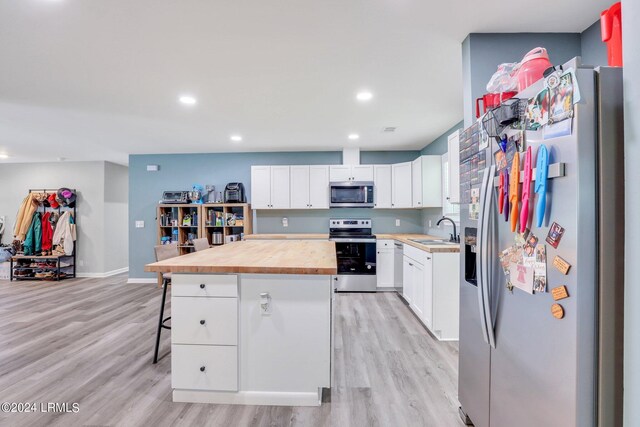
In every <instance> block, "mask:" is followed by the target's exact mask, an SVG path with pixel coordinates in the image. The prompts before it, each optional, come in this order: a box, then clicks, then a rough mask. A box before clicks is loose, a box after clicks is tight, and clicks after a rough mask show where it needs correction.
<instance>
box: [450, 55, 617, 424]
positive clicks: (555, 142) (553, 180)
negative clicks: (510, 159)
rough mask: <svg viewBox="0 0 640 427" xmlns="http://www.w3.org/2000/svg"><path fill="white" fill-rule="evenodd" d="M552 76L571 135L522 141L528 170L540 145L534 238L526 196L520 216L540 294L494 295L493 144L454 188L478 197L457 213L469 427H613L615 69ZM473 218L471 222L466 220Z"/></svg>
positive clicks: (501, 237) (497, 289) (503, 242)
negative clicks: (538, 257)
mask: <svg viewBox="0 0 640 427" xmlns="http://www.w3.org/2000/svg"><path fill="white" fill-rule="evenodd" d="M563 67H564V70H567V69H569V68H573V69H574V70H575V76H576V79H577V82H578V87H579V91H580V97H581V100H580V102H578V103H577V104H576V105H575V106H574V116H573V118H572V119H571V120H572V133H571V135H567V136H562V137H558V138H553V139H547V140H543V136H542V133H541V132H540V131H536V132H530V131H527V132H526V146H531V147H532V150H533V166H534V167H535V163H536V161H535V160H536V153H537V151H538V148H539V146H540V145H541V144H544V145H545V146H546V147H547V149H548V153H549V163H550V165H551V166H550V167H549V178H548V180H547V183H548V184H547V201H546V212H545V217H544V222H543V224H542V226H541V227H536V224H535V215H534V213H533V207H534V206H535V204H536V203H537V201H538V197H539V196H538V195H533V196H532V198H531V202H530V209H531V210H532V212H531V213H530V215H529V221H531V219H532V217H533V224H530V225H529V228H530V229H531V232H533V233H534V234H535V235H536V236H537V237H538V238H539V244H546V252H547V254H546V258H547V272H546V274H547V276H546V277H547V292H536V293H534V294H529V293H527V292H524V291H522V290H520V289H518V288H516V289H513V290H512V291H510V290H509V289H507V287H506V277H505V274H504V272H503V270H502V268H501V266H500V264H499V258H498V254H499V253H500V251H501V250H503V249H505V248H507V247H508V246H510V245H512V244H513V243H514V235H515V233H513V232H512V231H511V227H510V224H509V222H505V220H504V218H503V215H499V213H498V208H497V200H498V195H497V188H496V183H497V175H494V176H489V175H490V173H491V171H492V169H491V167H492V166H495V165H494V163H495V159H494V153H495V152H496V151H497V150H498V149H499V148H498V145H497V142H496V141H495V140H494V138H491V140H492V141H491V142H490V144H489V148H487V149H485V150H476V151H477V152H478V153H481V152H482V153H483V156H476V161H477V162H478V160H479V162H478V163H479V167H478V169H479V171H478V176H477V177H476V179H475V182H474V183H473V184H471V185H470V188H469V184H468V182H469V180H468V176H465V177H464V178H465V182H467V184H466V185H467V186H466V187H464V188H462V187H461V192H464V191H469V190H470V189H471V190H472V191H473V189H478V190H479V199H478V200H477V202H478V203H477V205H476V206H474V205H472V204H469V203H462V204H461V209H460V222H461V248H460V249H461V254H462V256H461V265H460V342H459V345H460V347H459V357H460V359H459V389H458V397H459V401H460V405H461V407H460V415H461V417H462V418H463V420H465V421H466V422H467V423H473V424H474V425H475V426H477V427H488V426H492V427H511V426H519V427H528V426H531V427H540V426H544V427H553V426H559V427H560V426H561V427H568V426H580V427H585V426H596V425H599V426H607V427H609V426H616V425H621V424H622V422H621V415H622V407H621V405H622V326H623V325H622V319H623V313H622V309H623V304H622V298H623V282H624V277H623V262H624V243H623V242H624V217H623V215H624V173H623V122H622V120H623V119H622V117H623V116H622V109H623V98H622V69H619V68H617V69H616V68H608V67H602V68H598V69H593V67H587V66H582V65H581V64H580V59H579V58H575V59H573V60H571V61H569V62H568V63H566V64H564V66H563ZM543 85H544V81H542V80H541V81H538V82H537V83H535V84H534V85H533V86H531V87H529V88H527V89H526V90H525V91H523V92H522V93H520V94H519V95H518V96H517V97H518V98H531V97H533V96H535V95H536V94H537V93H538V92H539V91H540V90H541V89H542V88H543ZM464 155H465V156H466V157H467V158H468V156H469V152H468V151H467V152H465V153H464ZM519 155H520V156H521V160H522V161H521V163H520V164H521V165H523V163H524V153H521V154H519ZM482 157H484V160H483V159H482ZM463 160H464V159H463V157H462V153H461V163H462V162H463ZM467 166H468V165H467ZM461 167H462V164H461ZM465 173H467V172H465ZM534 177H535V175H534ZM462 179H463V177H462V176H461V182H462ZM533 189H534V183H532V187H531V192H532V193H533ZM478 190H476V191H478ZM472 194H473V195H475V194H477V193H473V192H472ZM520 194H521V193H520ZM473 201H475V200H473ZM462 202H465V200H464V198H462ZM466 202H468V200H466ZM519 206H521V205H519ZM474 212H477V213H478V218H477V219H471V218H472V217H474V216H475V215H474ZM553 222H557V223H558V224H560V225H561V226H562V227H564V229H565V231H564V235H563V236H562V239H561V241H560V244H559V245H558V248H557V249H554V248H553V247H552V246H551V245H549V244H547V243H546V242H545V238H546V236H547V233H548V231H549V227H550V225H551V224H552V223H553ZM556 255H558V256H560V257H562V258H563V259H564V260H566V261H567V262H568V263H569V264H570V265H571V268H570V270H569V272H568V274H566V275H564V274H562V273H561V272H560V271H558V270H557V269H556V268H555V267H554V266H553V260H554V257H555V256H556ZM560 285H564V286H566V288H567V290H568V293H569V297H568V298H565V299H562V300H561V301H557V302H558V303H560V304H561V305H562V306H563V308H564V317H563V318H562V319H558V318H555V317H554V316H553V315H552V313H551V306H552V304H553V303H555V302H556V301H554V299H553V297H552V295H551V293H550V290H551V289H552V288H554V287H556V286H560Z"/></svg>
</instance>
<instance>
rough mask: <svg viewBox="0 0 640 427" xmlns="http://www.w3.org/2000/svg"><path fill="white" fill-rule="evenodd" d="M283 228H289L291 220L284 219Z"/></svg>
mask: <svg viewBox="0 0 640 427" xmlns="http://www.w3.org/2000/svg"><path fill="white" fill-rule="evenodd" d="M282 226H283V227H288V226H289V218H282Z"/></svg>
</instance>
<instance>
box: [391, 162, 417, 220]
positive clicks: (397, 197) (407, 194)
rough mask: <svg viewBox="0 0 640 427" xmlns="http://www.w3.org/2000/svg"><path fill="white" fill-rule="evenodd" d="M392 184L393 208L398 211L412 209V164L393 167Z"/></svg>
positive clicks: (406, 163) (407, 163)
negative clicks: (399, 209)
mask: <svg viewBox="0 0 640 427" xmlns="http://www.w3.org/2000/svg"><path fill="white" fill-rule="evenodd" d="M391 184H392V187H391V188H392V196H391V200H392V201H391V207H393V208H396V209H398V208H410V207H412V204H411V162H405V163H396V164H394V165H391Z"/></svg>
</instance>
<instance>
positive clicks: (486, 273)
mask: <svg viewBox="0 0 640 427" xmlns="http://www.w3.org/2000/svg"><path fill="white" fill-rule="evenodd" d="M495 173H496V167H495V165H491V167H489V168H487V169H485V170H484V174H483V178H482V188H481V190H480V200H481V202H482V208H481V209H480V212H481V213H482V214H483V215H482V222H481V223H480V228H481V229H483V230H484V231H483V232H482V246H481V247H480V252H481V253H482V258H481V260H482V267H481V272H482V301H483V312H484V319H485V325H486V331H487V338H488V340H487V342H488V344H489V345H490V346H491V347H493V348H496V339H495V334H494V330H493V314H492V311H491V276H492V274H491V265H492V257H491V256H490V251H491V243H492V242H491V237H492V235H493V233H494V232H495V230H494V229H493V226H494V221H491V218H492V217H493V211H492V205H493V177H494V175H495Z"/></svg>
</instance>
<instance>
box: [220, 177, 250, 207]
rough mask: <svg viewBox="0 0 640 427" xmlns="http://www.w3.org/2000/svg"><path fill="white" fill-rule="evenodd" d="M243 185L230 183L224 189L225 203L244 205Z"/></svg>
mask: <svg viewBox="0 0 640 427" xmlns="http://www.w3.org/2000/svg"><path fill="white" fill-rule="evenodd" d="M246 201H247V199H246V197H245V193H244V184H243V183H241V182H230V183H228V184H227V186H226V187H225V189H224V202H225V203H246Z"/></svg>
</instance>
